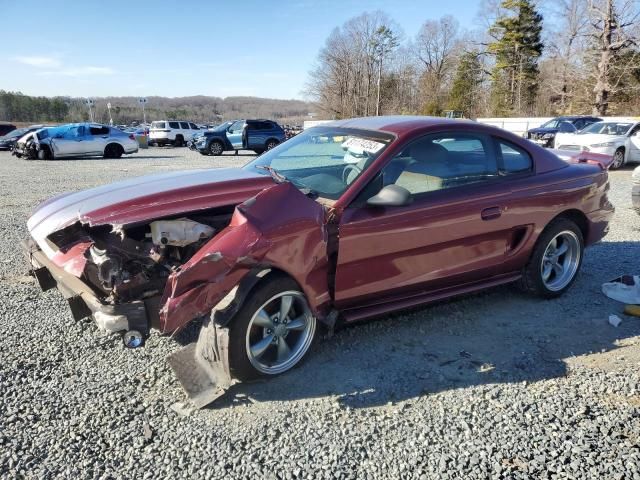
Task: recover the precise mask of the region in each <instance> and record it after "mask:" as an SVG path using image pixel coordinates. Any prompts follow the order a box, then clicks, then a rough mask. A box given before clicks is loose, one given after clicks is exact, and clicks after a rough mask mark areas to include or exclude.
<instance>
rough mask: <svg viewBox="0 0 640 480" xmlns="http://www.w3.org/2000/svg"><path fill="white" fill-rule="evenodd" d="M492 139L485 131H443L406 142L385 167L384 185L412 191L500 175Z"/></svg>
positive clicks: (414, 193)
mask: <svg viewBox="0 0 640 480" xmlns="http://www.w3.org/2000/svg"><path fill="white" fill-rule="evenodd" d="M490 145H491V142H490V140H489V139H488V138H487V137H485V136H484V135H476V134H468V133H441V134H434V135H428V136H426V137H423V138H421V139H419V140H417V141H415V142H413V143H411V144H409V145H408V146H407V148H405V149H404V150H403V151H402V152H400V154H398V155H397V156H396V157H394V158H393V159H392V160H391V161H390V162H389V164H388V165H387V166H386V167H385V168H384V170H383V181H384V184H385V185H390V184H395V185H398V186H400V187H403V188H406V189H407V190H408V191H409V192H411V193H412V194H413V195H416V194H421V193H427V192H433V191H436V190H444V189H447V188H453V187H459V186H463V185H468V184H471V183H477V182H483V181H486V180H488V179H491V178H495V177H497V176H498V165H497V160H496V157H495V155H494V154H493V150H492V148H491V146H490Z"/></svg>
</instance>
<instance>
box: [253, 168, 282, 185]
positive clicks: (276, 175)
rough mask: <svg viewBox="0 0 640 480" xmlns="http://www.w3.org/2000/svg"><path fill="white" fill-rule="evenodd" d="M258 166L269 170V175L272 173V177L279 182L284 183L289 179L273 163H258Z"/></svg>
mask: <svg viewBox="0 0 640 480" xmlns="http://www.w3.org/2000/svg"><path fill="white" fill-rule="evenodd" d="M256 168H259V169H260V170H266V171H267V172H269V175H271V178H273V179H274V180H275V181H276V182H278V183H283V182H286V181H287V177H285V176H284V175H282V174H281V173H278V171H277V170H276V169H275V168H273V167H272V166H271V165H256Z"/></svg>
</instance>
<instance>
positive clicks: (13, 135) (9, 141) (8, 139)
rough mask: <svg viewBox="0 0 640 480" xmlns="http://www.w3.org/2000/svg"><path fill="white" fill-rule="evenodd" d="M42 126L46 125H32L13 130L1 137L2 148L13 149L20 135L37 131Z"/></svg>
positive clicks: (0, 146)
mask: <svg viewBox="0 0 640 480" xmlns="http://www.w3.org/2000/svg"><path fill="white" fill-rule="evenodd" d="M41 128H44V125H31V126H30V127H26V128H18V129H16V130H12V131H11V132H9V133H7V134H6V135H4V136H2V137H0V150H11V149H12V148H13V147H14V145H15V144H16V142H17V141H18V140H19V139H20V137H23V136H24V135H26V134H27V133H31V132H35V131H36V130H39V129H41Z"/></svg>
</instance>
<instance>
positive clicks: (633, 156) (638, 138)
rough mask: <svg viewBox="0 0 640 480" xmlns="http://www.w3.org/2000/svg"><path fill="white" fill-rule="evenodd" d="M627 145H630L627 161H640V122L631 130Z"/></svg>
mask: <svg viewBox="0 0 640 480" xmlns="http://www.w3.org/2000/svg"><path fill="white" fill-rule="evenodd" d="M627 145H628V146H629V153H628V155H627V161H630V162H640V123H639V124H637V125H635V126H634V127H633V128H632V129H631V130H630V131H629V140H628V141H627Z"/></svg>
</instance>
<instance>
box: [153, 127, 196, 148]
mask: <svg viewBox="0 0 640 480" xmlns="http://www.w3.org/2000/svg"><path fill="white" fill-rule="evenodd" d="M199 131H200V129H199V128H198V126H197V125H196V124H195V123H193V122H183V121H174V120H160V121H157V122H151V128H150V129H149V144H150V145H169V144H171V145H175V146H176V147H181V146H182V145H184V144H185V143H186V142H188V141H189V140H191V138H192V137H193V136H194V135H195V134H196V133H198V132H199Z"/></svg>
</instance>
